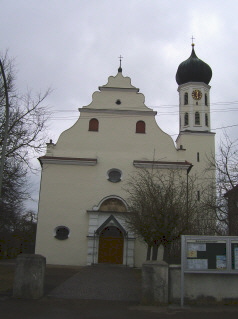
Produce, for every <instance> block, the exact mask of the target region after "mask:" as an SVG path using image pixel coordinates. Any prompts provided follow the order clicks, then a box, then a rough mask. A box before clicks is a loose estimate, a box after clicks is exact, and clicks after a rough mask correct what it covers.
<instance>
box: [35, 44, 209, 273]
mask: <svg viewBox="0 0 238 319" xmlns="http://www.w3.org/2000/svg"><path fill="white" fill-rule="evenodd" d="M211 76H212V71H211V68H210V67H209V66H208V65H207V64H206V63H205V62H203V61H202V60H200V59H198V58H197V56H196V54H195V51H194V47H192V54H191V56H190V57H189V58H188V59H187V60H186V61H184V62H183V63H181V64H180V66H179V68H178V71H177V75H176V81H177V83H178V85H179V86H178V92H179V118H178V121H179V123H180V124H179V134H178V138H177V140H176V143H174V141H173V140H172V138H171V137H170V136H169V135H168V134H166V133H165V132H163V131H162V130H161V129H160V128H159V126H158V125H157V123H156V120H155V116H156V112H155V111H153V110H152V109H150V108H148V107H147V106H146V105H145V104H144V101H145V99H144V95H143V94H141V93H139V89H138V88H136V87H135V86H133V85H132V84H131V79H130V78H129V77H124V76H123V74H122V69H121V66H120V67H119V69H118V73H117V75H116V76H110V77H109V79H108V82H107V84H105V85H103V86H100V87H99V91H96V92H95V93H94V94H93V96H92V102H91V103H90V104H89V105H88V106H84V107H82V108H80V109H79V112H80V116H79V119H78V120H77V122H76V123H75V124H74V125H73V126H72V127H71V128H69V129H68V130H66V131H64V132H63V133H62V134H61V135H60V137H59V139H58V141H57V143H55V144H53V143H52V141H51V142H50V143H48V144H47V151H46V154H45V155H44V156H42V157H40V158H39V160H40V163H41V166H42V176H41V187H40V199H39V213H38V226H37V237H36V253H37V254H42V255H44V256H45V257H46V260H47V263H48V264H59V265H91V264H97V263H112V264H123V265H127V266H131V267H134V266H136V267H140V266H141V265H142V263H143V262H144V261H145V258H146V245H145V243H144V242H143V241H142V240H141V239H140V238H135V236H134V234H133V233H132V232H130V231H129V230H128V229H127V225H126V222H125V214H129V211H128V205H127V197H128V194H127V191H126V190H125V189H126V183H127V181H128V178H129V176H130V175H131V174H133V173H134V172H136V171H138V170H140V169H142V168H148V169H150V168H152V167H153V168H156V169H159V170H166V169H176V170H177V169H179V170H182V171H183V172H184V173H185V174H187V173H188V172H189V171H190V170H191V171H192V172H194V173H196V174H199V175H200V176H203V171H204V169H205V166H206V159H207V156H208V155H209V156H210V155H211V154H212V155H214V153H215V143H214V133H212V132H211V131H210V86H209V81H210V79H211ZM160 159H163V160H160Z"/></svg>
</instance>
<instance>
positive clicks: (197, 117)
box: [195, 112, 200, 125]
mask: <svg viewBox="0 0 238 319" xmlns="http://www.w3.org/2000/svg"><path fill="white" fill-rule="evenodd" d="M195 125H200V114H199V112H195Z"/></svg>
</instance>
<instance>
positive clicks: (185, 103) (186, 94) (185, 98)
mask: <svg viewBox="0 0 238 319" xmlns="http://www.w3.org/2000/svg"><path fill="white" fill-rule="evenodd" d="M184 105H188V93H187V92H186V93H184Z"/></svg>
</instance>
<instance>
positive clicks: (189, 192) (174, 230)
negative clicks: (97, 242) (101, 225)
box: [126, 170, 214, 260]
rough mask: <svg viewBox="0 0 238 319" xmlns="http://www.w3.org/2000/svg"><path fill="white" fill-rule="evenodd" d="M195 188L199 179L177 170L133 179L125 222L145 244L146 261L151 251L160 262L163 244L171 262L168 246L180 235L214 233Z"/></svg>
mask: <svg viewBox="0 0 238 319" xmlns="http://www.w3.org/2000/svg"><path fill="white" fill-rule="evenodd" d="M196 186H197V185H196V178H188V176H187V175H186V172H181V171H178V170H171V171H166V172H163V171H161V170H151V171H149V170H141V171H139V172H138V173H137V174H135V175H134V176H132V177H131V179H130V181H129V182H128V187H127V192H128V193H129V198H128V202H129V208H130V213H128V215H127V217H126V222H127V224H128V227H129V228H130V229H131V230H132V231H133V232H134V233H135V234H136V235H137V236H139V237H141V238H143V240H144V241H145V242H146V244H147V246H148V250H147V260H149V259H150V255H151V249H152V251H153V252H152V260H156V259H157V253H158V248H159V246H160V245H162V246H163V247H164V260H168V251H169V247H170V245H171V243H173V242H175V241H177V240H178V239H180V236H181V234H205V233H209V232H211V227H210V226H211V225H212V224H214V218H213V217H212V216H211V215H210V213H209V214H208V213H207V212H205V211H204V207H203V203H202V202H201V201H199V200H198V198H197V192H196V190H195V189H196ZM200 189H201V188H200ZM210 224H211V225H210Z"/></svg>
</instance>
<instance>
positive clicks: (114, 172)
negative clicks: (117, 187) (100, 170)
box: [107, 168, 122, 183]
mask: <svg viewBox="0 0 238 319" xmlns="http://www.w3.org/2000/svg"><path fill="white" fill-rule="evenodd" d="M107 175H108V180H109V181H110V182H112V183H118V182H120V181H121V175H122V173H121V171H120V170H119V169H116V168H112V169H110V170H109V171H108V172H107Z"/></svg>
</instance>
